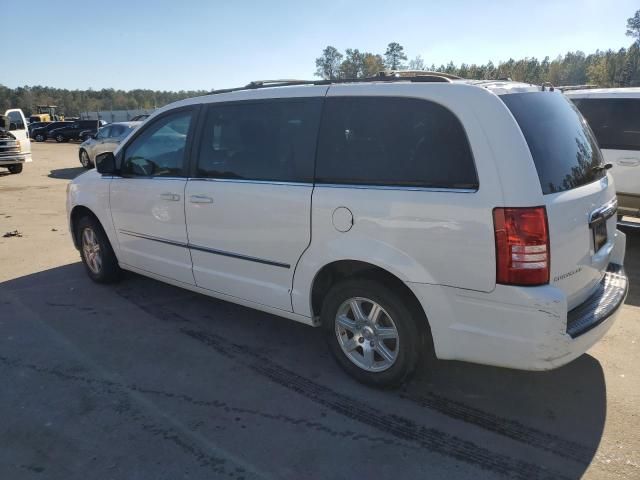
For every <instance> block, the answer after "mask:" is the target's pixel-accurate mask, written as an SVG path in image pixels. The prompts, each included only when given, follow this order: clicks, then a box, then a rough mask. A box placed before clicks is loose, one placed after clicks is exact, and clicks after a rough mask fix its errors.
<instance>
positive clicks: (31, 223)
mask: <svg viewBox="0 0 640 480" xmlns="http://www.w3.org/2000/svg"><path fill="white" fill-rule="evenodd" d="M33 153H34V155H33V156H34V159H35V161H34V162H33V163H31V164H28V165H26V167H25V169H24V172H23V173H22V174H20V175H4V174H2V173H0V378H1V379H2V386H1V387H0V478H2V479H12V480H13V479H23V478H25V479H30V478H34V479H36V478H47V479H61V480H62V479H64V480H70V479H86V478H92V479H111V478H113V479H153V480H158V479H178V478H189V479H205V478H206V479H210V478H234V479H242V478H244V479H250V478H286V479H300V478H305V479H316V478H317V479H326V478H331V479H342V478H344V479H351V478H358V477H362V478H375V479H385V478H392V479H398V478H402V479H410V478H428V479H438V478H447V479H451V478H469V479H477V478H505V477H506V478H516V479H523V480H524V479H533V478H549V479H557V478H566V479H575V478H583V477H584V478H589V479H605V478H606V479H618V478H629V479H632V478H633V479H637V478H640V434H639V433H638V431H639V429H638V426H639V425H640V417H639V415H640V408H639V407H638V406H639V405H640V372H639V369H638V365H639V364H640V350H639V347H640V325H639V322H638V320H639V319H640V309H639V308H638V306H639V305H640V290H639V289H638V288H636V285H640V282H639V281H640V278H638V277H639V276H640V234H634V233H633V232H628V251H627V260H626V265H627V269H628V271H629V273H630V276H631V278H632V289H631V294H630V296H629V298H628V300H627V305H626V306H625V307H624V311H623V313H622V315H621V317H620V319H619V320H618V322H617V323H616V325H614V327H613V328H612V329H611V330H610V332H609V334H608V335H607V336H606V337H605V338H604V339H603V340H602V341H601V342H600V343H599V344H597V345H596V346H595V347H594V348H593V349H592V350H591V351H589V352H588V353H587V354H585V355H583V356H582V357H580V358H579V359H577V360H576V361H574V362H572V363H571V364H569V365H567V366H565V367H563V368H560V369H557V370H554V371H551V372H538V373H532V372H518V371H512V370H505V369H499V368H491V367H482V366H478V365H471V364H465V363H460V362H440V364H439V365H438V367H439V368H438V369H437V371H436V372H434V373H432V374H428V373H427V372H425V371H421V372H420V373H419V374H418V375H417V377H416V378H415V379H414V380H413V381H411V382H410V383H409V384H408V385H406V386H405V387H404V388H402V389H401V390H396V391H377V390H373V389H370V388H366V387H364V386H361V385H359V384H357V383H355V382H354V381H352V380H351V379H350V378H348V377H347V376H346V375H345V374H343V373H342V371H341V370H340V369H339V368H338V367H337V365H336V364H335V363H334V362H333V360H332V359H331V358H330V356H329V355H328V352H327V349H326V348H325V345H324V341H323V338H322V335H321V332H320V331H319V330H316V329H312V328H309V327H306V326H303V325H300V324H296V323H294V322H291V321H288V320H285V319H281V318H277V317H273V316H270V315H267V314H264V313H260V312H257V311H253V310H250V309H247V308H243V307H240V306H236V305H233V304H230V303H225V302H222V301H218V300H214V299H210V298H207V297H204V296H201V295H197V294H194V293H190V292H187V291H183V290H180V289H177V288H174V287H171V286H167V285H164V284H162V283H159V282H156V281H153V280H150V279H146V278H144V277H140V276H137V275H133V274H128V275H127V276H126V277H125V279H124V281H123V282H121V283H119V284H117V285H115V286H99V285H95V284H93V283H91V282H90V281H88V278H87V277H86V275H85V273H84V271H83V268H82V266H81V265H80V264H79V256H78V253H77V252H76V251H75V250H74V248H73V246H72V243H71V239H70V237H69V233H68V231H67V226H66V218H65V188H66V184H67V182H68V181H69V179H71V178H73V177H74V176H75V175H77V174H79V173H81V172H82V169H81V168H80V167H79V162H78V157H77V145H73V144H61V145H58V144H52V143H47V144H35V145H34V146H33ZM15 230H17V231H18V232H19V234H20V235H21V236H13V237H8V238H3V237H2V235H3V234H4V233H5V232H10V231H15Z"/></svg>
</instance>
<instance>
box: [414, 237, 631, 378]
mask: <svg viewBox="0 0 640 480" xmlns="http://www.w3.org/2000/svg"><path fill="white" fill-rule="evenodd" d="M624 250H625V236H624V234H623V233H621V232H617V235H616V245H615V247H614V254H613V255H612V262H615V263H613V264H611V265H610V267H609V271H608V272H607V273H606V274H605V276H604V278H603V279H602V281H601V282H600V284H599V285H598V287H597V289H596V290H595V292H594V293H593V294H592V295H591V296H590V297H589V298H587V299H586V300H585V301H584V302H583V303H582V304H580V305H579V306H577V307H576V308H574V309H573V310H571V311H567V310H568V309H567V299H566V296H565V294H564V293H563V292H562V291H561V290H560V289H558V288H556V287H554V286H552V285H544V286H541V287H512V286H505V285H496V288H495V289H494V290H493V291H492V292H489V293H481V292H474V291H468V290H460V289H457V288H451V287H442V286H434V285H424V284H409V286H410V288H411V289H412V290H413V291H414V293H415V294H416V296H417V297H418V299H419V300H420V302H421V303H422V305H423V307H424V309H425V312H426V314H427V318H428V319H429V325H430V327H431V331H432V334H433V341H434V347H435V350H436V355H437V357H438V358H440V359H446V360H464V361H469V362H474V363H480V364H485V365H495V366H499V367H507V368H515V369H520V370H550V369H553V368H556V367H559V366H561V365H564V364H566V363H569V362H570V361H572V360H574V359H575V358H577V357H579V356H580V355H582V354H583V353H585V352H586V351H587V350H588V349H589V348H591V347H592V346H593V345H594V344H595V343H596V342H597V341H598V340H600V339H601V338H602V337H603V336H604V335H605V334H606V333H607V331H608V330H609V328H611V326H612V325H613V322H614V321H615V319H616V318H617V316H618V315H619V313H620V311H621V310H622V306H623V304H624V300H625V298H626V295H627V292H628V283H629V282H628V279H627V277H626V274H625V272H624V269H623V268H622V265H621V264H622V262H623V258H624Z"/></svg>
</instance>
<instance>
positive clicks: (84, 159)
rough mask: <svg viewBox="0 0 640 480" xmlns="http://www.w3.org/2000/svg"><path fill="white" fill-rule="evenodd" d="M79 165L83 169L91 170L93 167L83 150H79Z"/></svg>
mask: <svg viewBox="0 0 640 480" xmlns="http://www.w3.org/2000/svg"><path fill="white" fill-rule="evenodd" d="M80 163H81V164H82V166H83V167H84V168H92V167H93V163H92V162H91V159H90V158H89V154H88V153H87V151H86V150H85V149H84V148H83V149H80Z"/></svg>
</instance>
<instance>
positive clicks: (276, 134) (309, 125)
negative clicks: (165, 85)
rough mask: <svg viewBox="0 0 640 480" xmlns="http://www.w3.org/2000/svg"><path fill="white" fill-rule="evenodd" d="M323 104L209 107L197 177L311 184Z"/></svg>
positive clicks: (307, 101)
mask: <svg viewBox="0 0 640 480" xmlns="http://www.w3.org/2000/svg"><path fill="white" fill-rule="evenodd" d="M321 102H322V101H321V100H320V99H315V98H314V99H304V100H302V99H300V100H299V99H296V100H273V101H269V102H261V103H236V104H228V105H215V106H211V107H209V111H208V112H207V116H206V120H205V125H204V131H203V135H202V141H201V145H200V151H199V158H198V175H199V176H204V177H215V178H238V179H249V180H274V181H299V182H310V181H312V179H313V161H314V155H315V146H316V136H317V132H318V123H319V121H320V109H321Z"/></svg>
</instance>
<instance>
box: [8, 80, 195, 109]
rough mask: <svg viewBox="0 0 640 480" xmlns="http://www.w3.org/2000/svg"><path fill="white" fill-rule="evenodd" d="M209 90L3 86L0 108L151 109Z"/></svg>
mask: <svg viewBox="0 0 640 480" xmlns="http://www.w3.org/2000/svg"><path fill="white" fill-rule="evenodd" d="M207 93H208V91H205V90H181V91H179V92H168V91H156V90H143V89H138V90H130V91H124V90H114V89H113V88H105V89H102V90H67V89H63V88H51V87H42V86H33V87H29V86H25V87H17V88H8V87H5V86H3V85H0V111H2V112H4V111H5V110H6V109H7V108H21V109H22V111H23V112H24V113H25V114H26V115H30V114H32V113H36V105H57V106H58V111H57V113H59V114H62V115H66V116H78V115H79V114H80V112H96V111H103V110H138V109H146V110H151V109H154V108H158V107H162V106H164V105H167V104H169V103H171V102H176V101H178V100H182V99H185V98H190V97H195V96H199V95H206V94H207Z"/></svg>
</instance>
